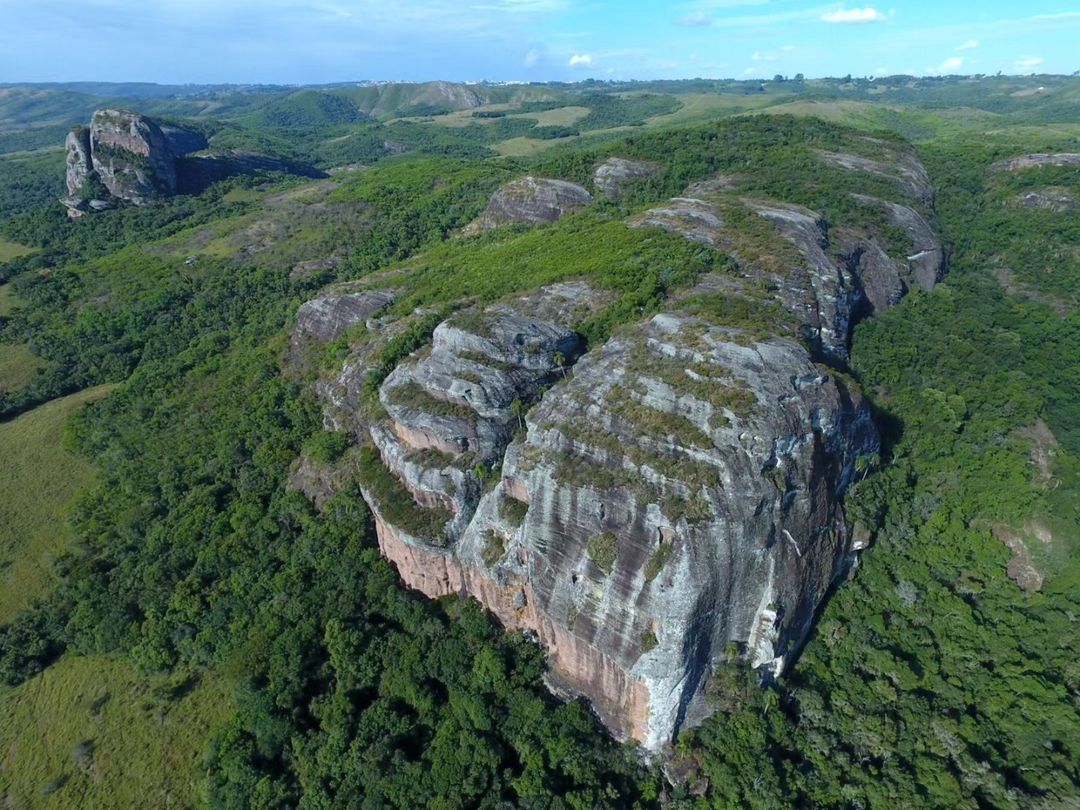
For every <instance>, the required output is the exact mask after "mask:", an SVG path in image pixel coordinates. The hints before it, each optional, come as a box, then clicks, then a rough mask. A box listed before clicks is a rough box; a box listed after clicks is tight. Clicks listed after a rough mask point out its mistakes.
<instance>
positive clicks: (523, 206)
mask: <svg viewBox="0 0 1080 810" xmlns="http://www.w3.org/2000/svg"><path fill="white" fill-rule="evenodd" d="M590 202H592V195H591V194H589V192H588V191H586V190H585V189H584V188H582V187H581V186H579V185H577V184H576V183H570V182H567V181H566V180H548V179H545V178H542V177H531V176H529V177H522V178H520V179H518V180H512V181H510V182H509V183H506V184H505V185H503V186H502V187H501V188H500V189H499V190H498V191H496V192H495V193H494V194H492V195H491V199H490V200H489V201H488V205H487V208H486V209H485V210H484V213H483V214H481V215H480V218H479V219H478V220H477V221H476V222H474V223H472V225H470V226H469V228H468V230H469V231H470V232H476V231H482V230H489V229H491V228H498V227H499V226H501V225H510V224H513V223H522V224H525V225H541V224H543V223H546V222H555V221H556V220H558V219H561V218H562V217H563V216H565V215H566V214H569V213H571V212H573V211H577V210H578V209H580V208H583V207H584V206H586V205H588V204H589V203H590Z"/></svg>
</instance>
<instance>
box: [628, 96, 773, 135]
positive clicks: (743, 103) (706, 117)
mask: <svg viewBox="0 0 1080 810" xmlns="http://www.w3.org/2000/svg"><path fill="white" fill-rule="evenodd" d="M678 98H679V103H680V104H682V106H681V107H680V108H679V109H677V110H675V112H672V113H667V114H666V115H656V116H653V117H652V118H650V119H648V120H647V121H646V122H645V125H646V126H649V127H671V126H680V125H684V124H696V123H702V122H704V121H712V120H714V119H716V118H722V117H724V116H728V115H738V114H739V113H744V112H751V111H753V110H760V109H763V108H765V107H772V106H775V105H777V104H780V103H782V102H784V101H787V100H788V98H789V96H788V95H787V94H784V95H780V94H761V95H736V94H734V93H687V94H685V95H680V96H679V97H678Z"/></svg>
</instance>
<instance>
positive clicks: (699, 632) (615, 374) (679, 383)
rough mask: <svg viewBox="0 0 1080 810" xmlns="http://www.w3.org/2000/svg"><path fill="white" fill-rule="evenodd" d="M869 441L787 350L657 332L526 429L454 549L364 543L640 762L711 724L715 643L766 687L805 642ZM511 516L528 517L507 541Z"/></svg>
mask: <svg viewBox="0 0 1080 810" xmlns="http://www.w3.org/2000/svg"><path fill="white" fill-rule="evenodd" d="M876 436H877V434H876V432H875V431H874V428H873V425H872V424H871V422H870V420H869V412H868V410H867V408H866V407H865V405H863V403H862V401H861V400H860V398H859V395H858V394H857V393H856V392H853V391H850V390H848V389H847V388H846V387H845V386H844V384H843V383H842V382H840V381H839V380H838V379H837V378H834V377H833V376H832V375H831V374H830V373H829V372H828V371H827V370H826V369H823V368H821V367H819V366H817V365H815V364H814V363H813V361H812V360H811V359H810V357H809V355H808V354H807V352H806V350H805V349H804V348H802V347H801V346H799V345H798V344H796V343H794V342H792V341H788V340H782V339H780V340H769V341H761V342H759V341H755V342H751V343H749V344H748V345H740V344H738V343H734V342H732V341H731V338H730V332H729V331H728V330H725V329H721V328H711V327H708V325H707V324H701V323H698V322H695V321H693V320H692V319H686V318H682V317H679V316H657V317H656V318H654V319H653V320H652V321H651V322H650V323H648V324H646V325H644V326H642V327H639V328H638V329H636V330H633V331H631V332H629V333H625V334H623V335H621V336H620V337H619V338H617V339H614V340H612V341H610V342H609V343H608V344H606V345H605V346H604V347H602V348H601V349H599V350H598V351H596V352H592V353H590V354H589V355H586V357H585V358H583V359H582V360H581V361H580V362H579V363H578V365H577V367H576V368H575V371H574V375H573V378H572V379H571V380H569V381H568V382H567V383H565V384H560V385H557V386H555V388H553V389H552V391H551V392H549V393H548V394H547V395H546V396H545V397H544V398H543V399H542V400H541V402H540V404H539V405H538V406H537V407H536V408H535V409H533V410H532V411H530V413H529V415H528V430H527V433H526V436H525V438H524V439H523V440H518V441H515V442H514V443H512V444H511V445H510V446H509V448H508V450H507V451H506V455H505V461H504V463H503V467H502V477H501V482H500V484H499V485H498V486H497V487H496V488H495V490H493V491H491V492H489V493H487V494H484V495H483V496H482V497H481V498H480V500H479V502H478V504H477V505H476V507H475V513H474V514H473V513H472V510H469V511H470V516H469V520H468V521H460V522H459V525H463V531H462V533H461V534H460V539H457V538H456V537H453V536H452V537H451V543H450V545H449V546H448V547H447V548H435V547H432V546H431V545H430V544H428V543H425V542H424V541H422V540H418V539H417V538H413V537H409V536H408V535H407V534H405V533H403V532H400V531H398V530H397V529H396V528H395V527H393V526H390V525H388V524H387V523H386V522H385V521H382V520H381V519H380V521H379V522H378V523H377V526H378V528H379V538H380V544H381V547H382V549H383V552H384V553H385V554H386V556H387V557H389V558H390V559H391V560H393V561H394V562H396V563H397V564H398V567H399V570H400V571H401V573H402V576H403V577H404V578H405V581H406V582H408V583H410V584H413V585H414V586H415V587H419V588H421V589H422V590H424V591H425V593H428V594H429V595H433V596H435V595H442V594H445V593H452V592H461V591H464V592H466V593H470V594H472V595H474V596H476V597H477V598H478V599H480V600H481V601H482V602H484V604H485V605H487V606H488V607H489V608H491V609H492V610H493V611H494V612H495V613H496V614H497V615H499V617H500V618H501V619H502V621H503V622H504V623H505V624H507V625H508V626H510V627H520V628H527V629H530V630H532V631H533V632H535V633H536V634H537V636H538V637H539V639H540V641H541V643H542V644H544V645H545V646H546V647H548V649H549V654H550V656H551V663H552V672H551V678H552V681H553V683H554V684H555V685H556V686H558V687H560V688H562V689H564V690H567V691H570V692H572V693H574V694H584V695H585V696H586V697H588V698H589V699H590V701H591V702H592V703H593V705H594V706H595V707H596V709H597V711H598V712H599V713H600V715H601V717H602V718H603V719H604V721H605V723H606V724H607V725H608V726H609V727H610V728H612V729H613V730H614V731H615V732H616V733H617V734H618V735H620V736H622V737H633V738H635V739H638V740H640V741H641V742H643V743H644V744H645V745H646V746H647V747H649V748H650V749H654V750H655V749H657V748H659V747H661V746H662V745H663V744H664V743H666V742H667V741H668V740H670V739H671V737H672V735H673V734H674V733H675V732H676V731H677V730H678V729H679V728H680V727H683V726H685V725H687V724H693V723H696V722H698V721H700V719H701V718H702V717H704V716H705V715H706V714H707V713H708V708H707V706H706V705H705V702H704V699H703V692H704V688H705V684H706V682H707V680H708V676H709V673H710V671H711V669H712V667H713V666H715V665H716V664H717V663H718V662H720V661H722V660H723V659H724V651H725V648H726V647H727V645H728V644H729V643H732V642H734V643H735V644H737V645H742V647H743V648H744V649H745V650H746V654H747V655H748V656H749V657H750V659H751V660H752V661H753V663H754V664H755V665H758V666H762V667H766V668H768V669H769V670H770V671H771V672H776V673H778V672H779V671H781V670H782V668H783V667H784V664H785V662H786V661H787V659H788V657H789V656H790V655H791V654H792V653H793V652H794V651H795V650H796V649H797V648H798V646H799V645H800V644H801V643H802V641H803V639H804V638H805V635H806V633H807V631H808V629H809V627H810V623H811V620H812V617H813V613H814V609H815V608H816V606H817V605H818V604H819V602H820V600H821V599H822V598H823V596H824V594H825V592H826V590H827V589H828V587H829V586H830V584H831V583H832V582H833V581H834V580H835V578H836V577H837V576H839V575H840V574H841V573H843V572H844V571H845V570H846V567H847V566H848V564H849V563H850V560H851V557H850V555H851V553H852V545H851V539H850V534H849V530H848V527H847V524H846V523H845V521H844V519H843V511H842V508H841V506H840V500H839V499H840V496H841V494H842V492H843V490H844V488H845V487H846V486H847V485H848V483H849V482H850V481H851V479H852V476H853V475H854V471H855V467H856V459H857V458H858V457H859V456H860V455H863V454H868V453H873V452H875V451H876V449H877V438H876ZM397 471H398V472H399V474H402V473H404V474H403V476H402V477H403V478H404V479H405V480H406V481H407V482H410V484H411V485H415V483H413V481H414V480H415V479H412V477H411V476H410V475H409V474H408V473H407V472H405V471H402V470H397ZM411 479H412V480H411ZM507 500H511V501H516V502H518V503H519V504H527V510H526V511H525V513H524V519H523V520H522V521H521V523H520V525H515V524H514V523H513V521H512V519H511V518H508V517H507V516H506V510H505V508H504V505H505V503H506V502H507ZM458 514H459V517H460V514H461V513H458ZM457 528H458V527H457V526H455V529H457ZM455 534H457V532H456V531H455ZM493 537H495V538H500V539H499V540H498V541H495V540H493ZM597 538H608V539H607V542H609V543H610V548H609V554H611V555H612V558H611V559H608V560H603V559H599V554H598V553H597V552H596V550H595V546H596V544H597ZM454 540H456V541H457V542H453V541H454ZM601 542H603V541H601ZM493 543H495V545H494V546H493V545H492V544H493Z"/></svg>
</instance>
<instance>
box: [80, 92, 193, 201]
mask: <svg viewBox="0 0 1080 810" xmlns="http://www.w3.org/2000/svg"><path fill="white" fill-rule="evenodd" d="M90 152H91V156H92V158H93V165H94V171H95V172H96V173H97V176H98V178H99V179H100V180H101V182H102V183H103V184H104V186H105V188H107V189H108V190H109V193H110V194H112V196H114V197H116V198H117V199H120V200H125V201H127V202H131V203H134V204H135V205H145V204H146V203H148V202H151V201H153V200H156V199H160V198H161V197H168V196H170V195H172V194H175V193H176V164H175V158H174V156H173V154H172V152H171V151H170V150H169V145H168V143H167V142H166V140H165V135H164V133H163V132H162V131H161V128H160V127H159V126H158V125H157V124H156V123H154V122H153V121H151V120H150V119H149V118H146V117H144V116H142V115H139V114H138V113H133V112H129V111H127V110H98V111H97V112H95V113H94V116H93V118H92V119H91V120H90Z"/></svg>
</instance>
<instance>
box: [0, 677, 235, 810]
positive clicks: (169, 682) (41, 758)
mask: <svg viewBox="0 0 1080 810" xmlns="http://www.w3.org/2000/svg"><path fill="white" fill-rule="evenodd" d="M231 711H232V704H231V699H230V695H229V688H228V686H227V685H226V683H225V682H224V680H223V679H222V678H220V677H215V676H214V675H212V674H202V673H197V674H188V675H184V674H174V675H153V676H141V675H139V674H138V673H137V672H135V671H134V670H133V669H132V667H131V666H130V665H129V664H127V663H125V662H123V661H119V660H115V659H110V658H105V657H102V656H90V657H76V656H70V657H65V658H62V659H61V660H60V661H58V662H56V663H55V664H54V665H53V666H51V667H49V668H48V669H47V670H45V671H44V672H43V673H41V674H40V675H37V676H36V677H34V678H32V679H30V680H29V681H27V682H26V683H23V684H21V685H20V686H18V687H16V688H14V689H0V807H4V808H17V809H18V810H35V809H36V808H50V810H76V808H136V807H138V808H163V809H164V808H170V809H173V808H188V807H195V806H197V805H198V804H201V803H200V802H198V801H197V796H196V791H197V782H198V779H199V777H200V775H201V774H200V772H201V767H200V766H201V762H202V757H203V754H204V753H205V752H206V750H207V748H208V746H209V743H210V740H211V738H212V737H213V734H214V733H215V731H216V730H217V729H218V728H220V727H221V725H222V724H223V723H224V722H225V721H226V720H227V718H228V717H229V715H230V714H231Z"/></svg>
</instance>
